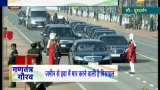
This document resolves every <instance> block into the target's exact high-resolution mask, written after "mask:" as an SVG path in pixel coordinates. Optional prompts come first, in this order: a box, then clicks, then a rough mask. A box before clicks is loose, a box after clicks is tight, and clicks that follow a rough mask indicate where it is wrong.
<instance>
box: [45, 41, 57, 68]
mask: <svg viewBox="0 0 160 90" xmlns="http://www.w3.org/2000/svg"><path fill="white" fill-rule="evenodd" d="M47 48H48V49H49V52H48V53H49V64H52V65H53V64H55V50H56V49H55V43H53V42H52V41H51V40H49V41H48V45H47Z"/></svg>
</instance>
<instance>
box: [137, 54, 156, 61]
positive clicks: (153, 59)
mask: <svg viewBox="0 0 160 90" xmlns="http://www.w3.org/2000/svg"><path fill="white" fill-rule="evenodd" d="M137 54H138V55H140V56H142V57H145V58H148V59H150V60H152V61H155V62H158V60H157V59H155V58H151V57H148V56H145V55H143V54H140V53H137Z"/></svg>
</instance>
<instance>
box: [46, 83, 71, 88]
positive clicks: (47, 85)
mask: <svg viewBox="0 0 160 90" xmlns="http://www.w3.org/2000/svg"><path fill="white" fill-rule="evenodd" d="M66 83H72V82H58V83H54V82H45V83H44V85H45V87H49V86H53V85H60V84H66Z"/></svg>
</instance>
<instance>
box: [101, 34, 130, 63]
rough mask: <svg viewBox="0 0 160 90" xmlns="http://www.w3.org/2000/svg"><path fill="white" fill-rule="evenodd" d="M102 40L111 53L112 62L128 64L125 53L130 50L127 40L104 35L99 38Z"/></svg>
mask: <svg viewBox="0 0 160 90" xmlns="http://www.w3.org/2000/svg"><path fill="white" fill-rule="evenodd" d="M99 39H100V40H102V41H103V42H104V43H105V45H106V48H107V50H110V51H111V56H112V60H116V61H117V60H120V61H122V62H126V61H127V60H126V59H127V58H126V57H125V51H126V49H127V48H128V42H127V39H126V38H125V37H124V36H121V35H104V36H101V37H99Z"/></svg>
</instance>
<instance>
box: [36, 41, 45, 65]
mask: <svg viewBox="0 0 160 90" xmlns="http://www.w3.org/2000/svg"><path fill="white" fill-rule="evenodd" d="M37 49H38V50H39V56H38V61H37V64H41V63H42V51H43V49H44V48H43V47H42V46H41V43H40V42H37Z"/></svg>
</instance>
